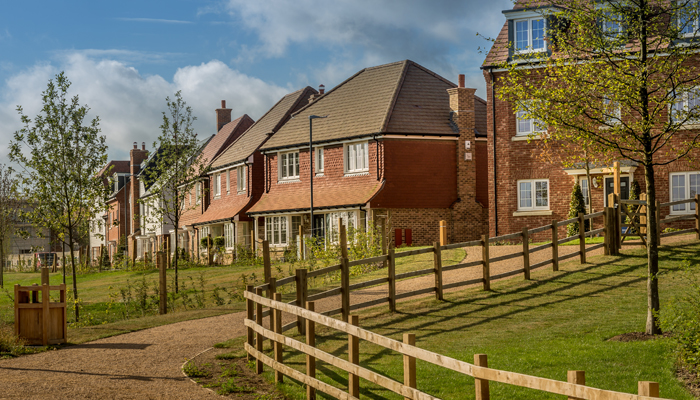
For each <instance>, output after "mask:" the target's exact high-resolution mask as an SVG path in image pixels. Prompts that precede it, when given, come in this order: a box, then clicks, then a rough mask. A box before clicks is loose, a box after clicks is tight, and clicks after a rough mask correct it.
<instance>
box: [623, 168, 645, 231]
mask: <svg viewBox="0 0 700 400" xmlns="http://www.w3.org/2000/svg"><path fill="white" fill-rule="evenodd" d="M640 194H641V188H640V187H639V182H637V181H635V180H632V183H630V200H639V195H640ZM625 207H626V206H625ZM633 207H634V208H636V207H635V206H631V207H627V208H628V209H630V208H633ZM639 221H640V220H639V216H635V217H633V218H630V217H626V218H625V223H627V224H632V223H635V224H637V225H639ZM629 230H630V233H637V230H636V229H634V228H629Z"/></svg>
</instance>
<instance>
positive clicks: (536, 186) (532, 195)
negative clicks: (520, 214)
mask: <svg viewBox="0 0 700 400" xmlns="http://www.w3.org/2000/svg"><path fill="white" fill-rule="evenodd" d="M518 210H520V211H535V210H549V180H548V179H529V180H522V181H518Z"/></svg>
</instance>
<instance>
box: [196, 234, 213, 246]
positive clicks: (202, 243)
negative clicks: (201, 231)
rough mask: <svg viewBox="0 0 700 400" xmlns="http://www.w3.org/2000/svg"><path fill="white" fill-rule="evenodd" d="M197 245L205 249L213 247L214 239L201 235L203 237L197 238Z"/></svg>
mask: <svg viewBox="0 0 700 400" xmlns="http://www.w3.org/2000/svg"><path fill="white" fill-rule="evenodd" d="M199 245H200V246H201V247H202V248H205V249H206V248H207V247H212V248H213V247H214V239H212V238H210V237H208V236H206V237H203V238H201V239H199Z"/></svg>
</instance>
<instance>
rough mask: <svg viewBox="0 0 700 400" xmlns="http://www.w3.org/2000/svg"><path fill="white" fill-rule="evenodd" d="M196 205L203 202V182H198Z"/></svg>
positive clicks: (196, 185) (196, 186)
mask: <svg viewBox="0 0 700 400" xmlns="http://www.w3.org/2000/svg"><path fill="white" fill-rule="evenodd" d="M194 186H195V189H194V190H195V194H194V196H195V203H196V204H199V203H200V202H201V201H202V182H197V183H196V184H195V185H194Z"/></svg>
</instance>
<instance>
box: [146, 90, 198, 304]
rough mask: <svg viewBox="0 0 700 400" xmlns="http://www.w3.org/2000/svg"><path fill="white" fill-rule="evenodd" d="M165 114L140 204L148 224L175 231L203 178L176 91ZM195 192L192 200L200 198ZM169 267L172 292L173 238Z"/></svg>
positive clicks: (188, 118) (188, 116) (188, 111)
mask: <svg viewBox="0 0 700 400" xmlns="http://www.w3.org/2000/svg"><path fill="white" fill-rule="evenodd" d="M165 101H166V103H167V106H168V111H167V112H163V123H162V124H161V126H160V129H161V134H160V136H159V137H158V141H157V142H156V143H154V144H153V147H154V149H156V150H155V151H156V154H155V155H154V156H153V158H152V161H151V162H150V164H149V165H148V166H147V167H146V169H144V173H143V175H142V179H143V182H144V186H145V187H146V188H147V190H148V191H149V192H150V196H149V197H148V199H146V200H145V201H144V202H146V204H148V209H149V211H150V212H149V215H146V216H144V217H145V220H146V222H148V223H163V222H165V221H168V222H170V223H172V224H173V226H174V227H175V232H177V229H178V228H179V226H180V221H181V219H182V216H183V214H184V213H185V212H186V211H188V210H190V209H193V208H194V207H196V203H197V202H196V201H195V202H194V203H193V204H189V203H187V202H186V201H185V198H186V197H187V196H188V195H189V193H190V192H191V191H192V190H193V188H194V187H195V185H196V184H197V182H198V179H199V176H200V174H206V171H205V160H203V159H202V158H203V156H202V148H201V147H202V145H201V143H200V142H199V141H198V140H197V134H196V133H195V132H194V130H193V129H192V123H193V122H194V121H195V120H196V119H197V118H196V117H195V116H193V115H192V108H191V107H189V106H187V104H186V103H185V101H184V100H183V99H182V94H181V93H180V91H178V92H177V93H175V98H174V99H172V100H171V99H170V97H167V98H166V99H165ZM201 195H202V193H201V192H198V193H197V194H196V196H201ZM175 238H176V239H175V243H173V247H174V257H173V266H174V267H175V292H176V293H177V292H178V290H179V285H178V260H179V254H180V252H179V251H178V247H179V244H178V240H177V233H176V235H175Z"/></svg>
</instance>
